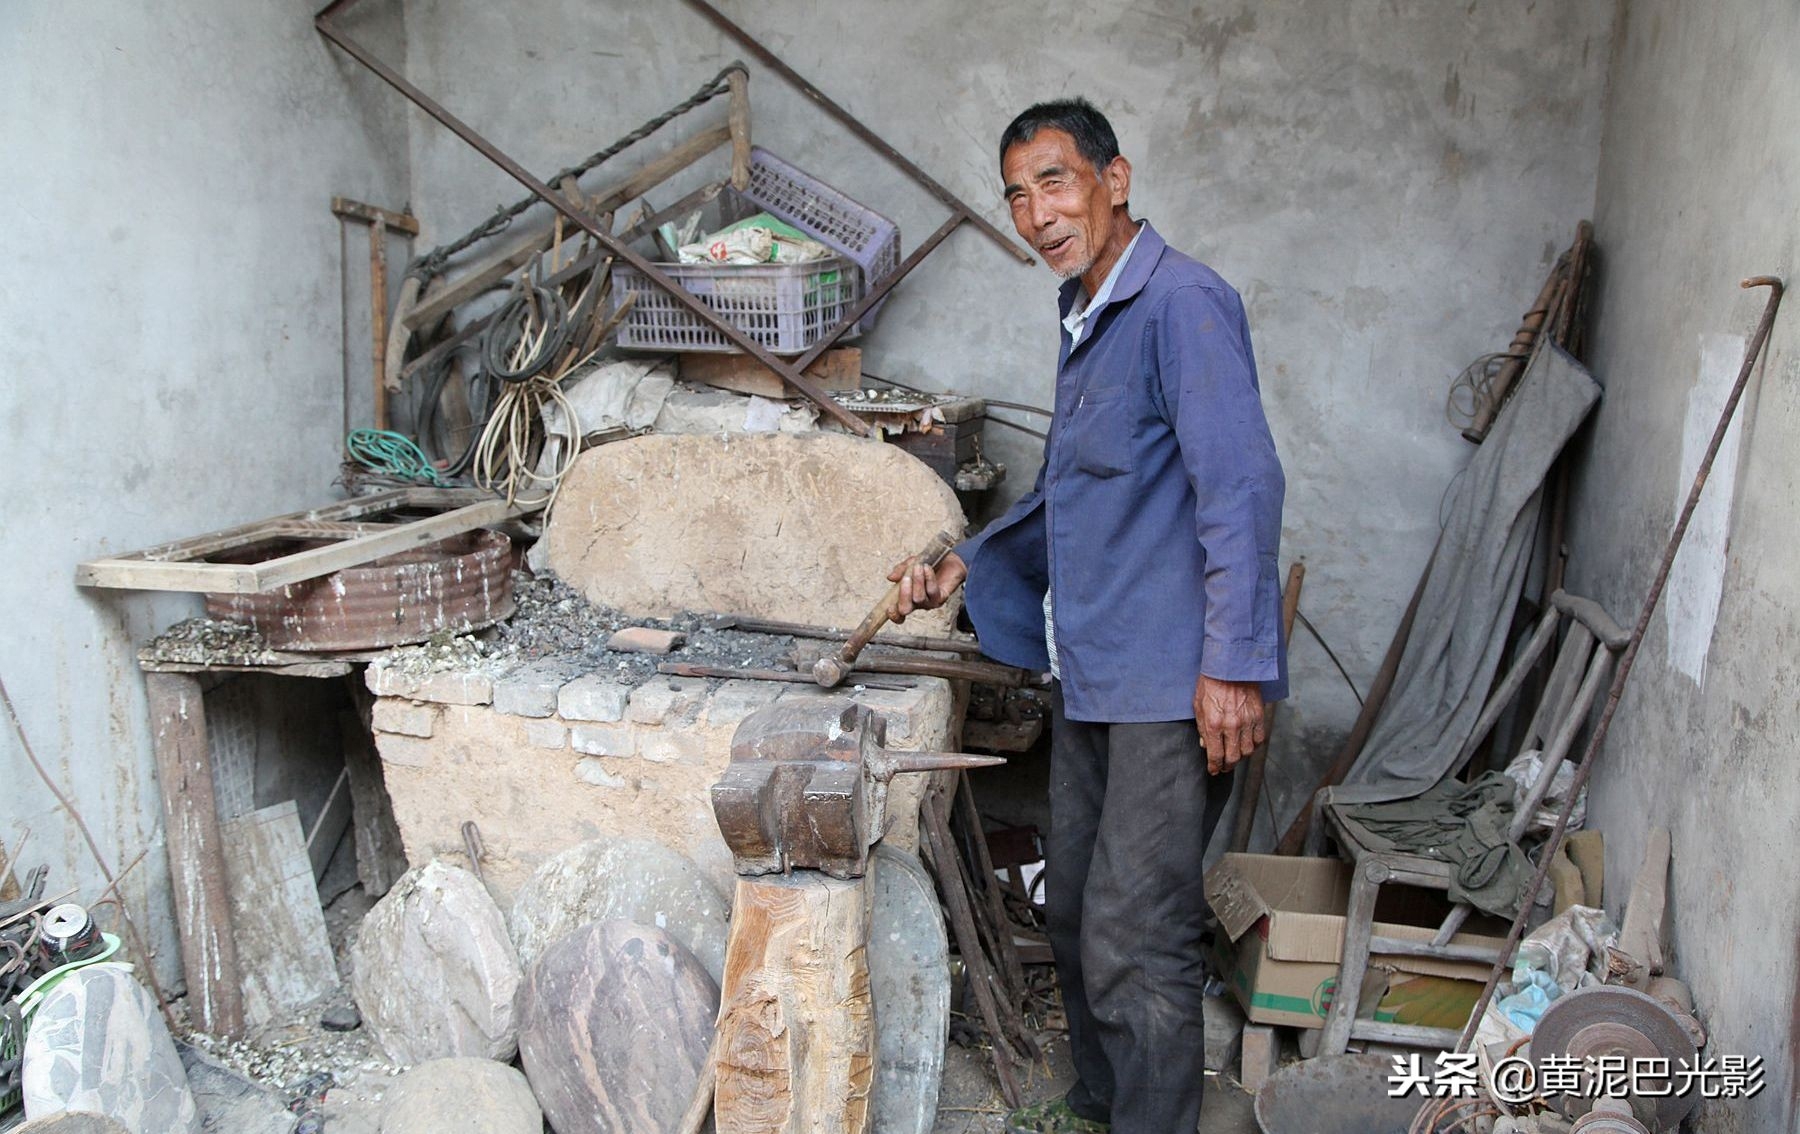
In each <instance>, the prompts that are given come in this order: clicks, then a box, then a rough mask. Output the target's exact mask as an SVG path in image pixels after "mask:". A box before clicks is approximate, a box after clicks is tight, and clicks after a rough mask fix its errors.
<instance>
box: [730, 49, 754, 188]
mask: <svg viewBox="0 0 1800 1134" xmlns="http://www.w3.org/2000/svg"><path fill="white" fill-rule="evenodd" d="M725 82H726V83H727V84H728V85H729V86H730V87H731V104H730V110H729V111H727V118H726V124H727V125H728V126H730V127H731V187H732V188H733V189H738V190H743V189H748V188H749V187H750V76H749V75H747V74H745V73H744V72H743V71H741V70H739V71H733V72H732V73H731V74H729V75H727V76H725Z"/></svg>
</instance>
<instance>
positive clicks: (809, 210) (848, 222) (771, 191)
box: [743, 146, 900, 331]
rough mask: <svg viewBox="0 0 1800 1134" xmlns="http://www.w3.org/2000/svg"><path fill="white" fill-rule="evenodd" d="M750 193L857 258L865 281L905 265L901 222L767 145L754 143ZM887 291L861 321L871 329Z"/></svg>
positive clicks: (881, 277)
mask: <svg viewBox="0 0 1800 1134" xmlns="http://www.w3.org/2000/svg"><path fill="white" fill-rule="evenodd" d="M743 195H744V196H745V197H747V198H749V199H750V200H752V201H754V202H756V205H757V207H758V208H760V209H763V210H764V211H766V212H768V213H770V214H772V215H774V216H777V217H780V218H781V219H782V220H784V221H786V222H788V223H789V224H791V225H793V226H794V227H795V228H798V229H800V230H801V231H803V232H805V233H807V234H808V235H810V236H811V237H812V238H813V239H814V240H817V241H819V242H820V243H821V244H824V245H825V246H826V247H828V248H831V249H833V250H834V251H836V252H838V253H839V254H841V255H844V256H848V257H849V258H850V259H852V260H854V261H856V265H857V267H859V268H861V269H862V275H863V281H864V283H863V286H864V287H865V288H872V287H874V286H875V285H876V284H878V283H880V282H881V281H882V280H884V279H886V278H888V277H889V276H891V275H893V274H894V272H895V271H896V270H898V269H899V267H900V226H899V225H897V224H895V223H894V222H893V221H891V220H889V219H887V218H886V217H884V216H882V215H881V214H880V213H878V212H876V211H875V210H874V209H870V208H867V207H865V206H864V205H863V204H861V203H860V202H858V201H857V200H856V199H855V198H853V197H851V196H850V195H849V194H847V193H845V192H843V191H842V190H840V189H835V188H833V187H832V186H830V185H827V184H826V183H825V182H823V181H820V180H819V179H818V178H816V177H814V176H813V175H812V174H810V173H808V172H806V171H805V170H804V169H801V168H800V167H798V166H796V165H791V164H789V163H788V162H786V161H783V160H782V159H781V158H779V157H777V156H775V155H774V154H772V153H770V152H769V151H768V150H765V149H763V148H762V147H761V146H752V147H751V148H750V184H749V185H748V186H747V187H746V188H745V190H744V194H743ZM886 302H887V298H886V297H885V296H884V297H883V298H882V300H881V303H877V304H876V305H875V306H873V307H871V308H870V309H869V310H868V311H867V312H865V313H864V314H863V317H862V320H861V322H860V323H859V324H858V326H859V327H860V328H861V329H862V330H865V331H867V330H870V329H872V328H873V327H874V326H875V313H876V312H878V311H880V310H881V307H882V304H884V303H886Z"/></svg>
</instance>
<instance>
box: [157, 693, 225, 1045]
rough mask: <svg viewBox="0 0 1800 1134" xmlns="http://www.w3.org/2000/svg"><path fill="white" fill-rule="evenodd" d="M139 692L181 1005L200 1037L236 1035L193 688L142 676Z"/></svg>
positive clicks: (208, 770)
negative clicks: (157, 797) (171, 901)
mask: <svg viewBox="0 0 1800 1134" xmlns="http://www.w3.org/2000/svg"><path fill="white" fill-rule="evenodd" d="M144 686H145V691H146V693H147V694H148V698H149V702H150V737H151V742H150V743H151V749H152V751H153V752H154V754H155V756H156V777H157V787H158V788H159V789H160V790H161V792H162V804H163V830H164V837H165V839H166V840H167V843H168V854H169V874H170V876H171V881H172V882H173V883H174V888H175V924H176V928H177V929H178V930H179V932H180V935H181V966H182V971H183V973H184V974H185V975H186V977H187V989H188V1004H189V1006H190V1008H191V1010H192V1011H193V1013H194V1022H195V1023H196V1024H197V1025H198V1026H199V1027H200V1029H201V1030H202V1031H205V1032H210V1033H212V1034H213V1035H225V1036H235V1035H240V1034H242V1032H243V1030H244V1004H243V998H242V994H241V993H240V991H239V987H238V958H237V942H236V941H235V939H234V938H233V937H232V933H231V910H230V907H229V906H228V904H227V899H226V883H225V858H224V851H223V847H222V844H221V839H220V834H219V814H218V806H217V804H216V803H215V802H214V800H213V782H212V760H211V757H210V756H209V755H208V752H207V743H206V710H205V706H204V704H203V703H202V695H201V692H200V682H199V680H198V679H197V678H194V677H192V676H189V675H186V674H174V673H151V674H146V675H145V677H144Z"/></svg>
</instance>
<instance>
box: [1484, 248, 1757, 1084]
mask: <svg viewBox="0 0 1800 1134" xmlns="http://www.w3.org/2000/svg"><path fill="white" fill-rule="evenodd" d="M1738 286H1739V287H1743V288H1753V287H1766V288H1768V289H1769V302H1768V303H1767V304H1766V305H1765V306H1764V307H1763V314H1762V318H1761V319H1760V320H1758V321H1757V324H1756V331H1755V333H1754V334H1752V335H1751V336H1750V345H1749V346H1748V347H1747V348H1745V350H1744V364H1743V366H1742V367H1740V368H1739V370H1738V376H1737V381H1736V382H1735V383H1733V385H1732V387H1731V394H1730V395H1729V396H1728V397H1726V399H1725V408H1724V409H1723V410H1721V411H1720V412H1719V422H1718V424H1717V425H1715V426H1714V427H1713V433H1712V440H1711V441H1709V442H1708V443H1707V446H1706V452H1705V454H1704V455H1703V456H1701V458H1700V467H1699V468H1698V469H1696V470H1694V481H1693V485H1692V486H1691V487H1690V488H1689V489H1688V494H1687V502H1686V503H1684V504H1683V505H1682V506H1681V514H1680V515H1679V516H1678V517H1676V520H1675V529H1674V530H1673V531H1671V532H1670V533H1669V540H1668V543H1667V544H1666V545H1665V546H1664V548H1663V555H1662V561H1661V563H1659V564H1658V565H1657V568H1656V578H1655V579H1653V580H1651V583H1650V590H1649V591H1648V592H1647V593H1646V594H1645V595H1644V605H1643V606H1642V607H1641V608H1639V610H1638V617H1637V624H1636V625H1635V626H1633V627H1632V629H1631V638H1630V640H1628V641H1627V642H1626V643H1625V650H1624V652H1623V653H1622V654H1620V655H1619V666H1618V668H1617V669H1615V670H1614V671H1613V679H1612V688H1611V689H1609V690H1608V691H1607V694H1606V707H1605V708H1603V709H1602V710H1601V711H1600V720H1599V721H1598V722H1596V723H1595V725H1594V733H1593V735H1592V736H1590V737H1589V738H1588V743H1587V750H1586V751H1584V752H1583V753H1582V754H1581V764H1580V766H1578V767H1577V768H1576V769H1575V782H1574V783H1572V784H1570V785H1569V788H1568V790H1567V794H1566V798H1565V799H1564V801H1563V806H1562V810H1561V811H1560V812H1559V813H1558V814H1557V816H1556V826H1555V827H1554V828H1552V830H1551V831H1550V835H1549V837H1548V838H1547V839H1545V840H1544V845H1543V847H1542V848H1541V849H1540V850H1539V851H1538V869H1537V874H1536V875H1535V876H1533V878H1532V879H1531V885H1530V886H1529V887H1528V888H1527V889H1526V891H1525V893H1524V895H1523V896H1522V897H1521V898H1520V899H1519V912H1518V913H1517V914H1515V915H1514V916H1513V923H1512V928H1511V929H1510V930H1508V932H1507V934H1506V944H1505V945H1502V946H1501V947H1500V956H1499V958H1498V959H1496V960H1495V961H1494V965H1493V968H1492V969H1491V970H1490V971H1489V972H1488V979H1487V985H1486V987H1484V988H1483V989H1482V990H1481V999H1480V1000H1477V1001H1476V1002H1475V1009H1474V1011H1472V1012H1470V1013H1469V1022H1468V1023H1467V1024H1465V1025H1463V1031H1462V1036H1461V1038H1459V1039H1458V1040H1457V1043H1456V1050H1457V1051H1467V1050H1468V1049H1469V1045H1470V1044H1471V1043H1473V1042H1474V1039H1475V1030H1476V1028H1478V1027H1480V1025H1481V1017H1482V1014H1483V1013H1484V1012H1486V1011H1487V1006H1488V1004H1489V1002H1490V1001H1492V1000H1493V998H1494V989H1495V988H1496V987H1497V986H1498V985H1499V983H1500V977H1501V975H1502V974H1504V973H1506V972H1507V971H1508V970H1509V968H1510V962H1511V958H1512V955H1513V951H1514V950H1515V949H1517V948H1518V946H1519V939H1520V938H1521V937H1523V936H1524V935H1525V922H1526V919H1528V918H1529V917H1530V916H1531V908H1532V905H1533V903H1534V902H1535V901H1536V899H1537V895H1538V892H1539V891H1541V890H1542V889H1543V887H1544V880H1545V879H1546V878H1548V877H1549V876H1550V864H1551V861H1552V860H1553V859H1555V857H1556V852H1557V851H1558V850H1559V849H1561V847H1562V843H1563V836H1564V835H1565V834H1566V833H1567V831H1568V827H1569V817H1570V815H1571V814H1572V813H1573V812H1574V810H1575V804H1576V803H1577V802H1578V801H1579V800H1580V799H1581V792H1582V789H1583V788H1585V787H1586V786H1587V782H1588V779H1589V777H1590V776H1591V775H1592V774H1593V771H1594V765H1595V764H1596V763H1598V762H1599V756H1600V746H1601V745H1603V744H1605V743H1606V733H1607V730H1609V729H1610V728H1611V727H1612V720H1613V715H1614V714H1615V713H1616V712H1617V711H1618V708H1619V701H1620V699H1621V698H1622V697H1623V696H1624V694H1625V682H1626V681H1627V680H1628V679H1629V678H1630V677H1631V667H1632V665H1633V664H1634V663H1635V662H1636V661H1637V656H1638V650H1639V649H1640V648H1642V647H1643V644H1644V637H1645V636H1646V635H1647V634H1648V633H1649V632H1650V617H1651V615H1653V614H1655V613H1656V607H1657V604H1658V603H1659V602H1660V601H1661V600H1662V593H1663V588H1664V587H1665V586H1666V585H1667V584H1668V582H1669V571H1670V569H1671V568H1672V567H1674V565H1675V555H1676V553H1677V552H1679V551H1680V550H1681V541H1682V539H1683V538H1684V537H1686V535H1687V529H1688V521H1690V520H1692V519H1693V517H1694V509H1695V508H1697V507H1699V505H1700V493H1701V492H1702V491H1704V490H1705V488H1706V480H1707V477H1708V476H1710V475H1711V473H1712V466H1713V459H1714V458H1716V457H1717V456H1718V455H1719V447H1720V446H1721V445H1723V444H1724V443H1725V432H1726V430H1728V429H1730V428H1731V419H1732V418H1733V417H1735V416H1737V408H1738V402H1739V401H1741V400H1742V399H1743V396H1744V389H1745V387H1747V386H1749V384H1750V375H1751V374H1753V373H1755V371H1756V362H1757V359H1758V358H1759V357H1761V355H1762V348H1763V344H1764V343H1766V342H1767V341H1768V338H1769V329H1770V328H1771V327H1773V326H1774V325H1775V312H1776V310H1777V309H1778V308H1780V306H1781V295H1782V292H1783V290H1784V288H1783V285H1782V282H1781V280H1780V279H1779V278H1778V277H1775V276H1752V277H1750V278H1749V279H1747V280H1745V281H1743V283H1741V284H1739V285H1738Z"/></svg>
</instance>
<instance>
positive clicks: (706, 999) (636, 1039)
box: [519, 921, 719, 1134]
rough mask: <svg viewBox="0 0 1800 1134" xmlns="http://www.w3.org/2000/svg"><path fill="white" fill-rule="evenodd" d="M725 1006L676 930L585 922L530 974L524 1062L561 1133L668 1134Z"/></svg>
mask: <svg viewBox="0 0 1800 1134" xmlns="http://www.w3.org/2000/svg"><path fill="white" fill-rule="evenodd" d="M718 1011H719V988H718V985H716V984H714V983H713V979H712V977H710V976H708V975H707V974H706V970H705V969H704V968H703V967H701V964H700V962H699V961H698V960H696V959H695V958H694V955H693V954H692V953H690V952H688V951H687V950H686V949H685V948H683V947H682V945H681V944H680V943H679V942H678V941H676V940H675V939H674V938H673V937H671V936H670V935H669V934H667V933H664V932H663V931H662V930H660V929H653V928H651V927H649V926H643V925H633V924H632V923H631V922H628V921H606V922H599V923H597V924H590V925H585V926H582V927H581V928H580V929H577V930H576V931H575V932H573V933H571V934H569V935H567V936H565V937H561V938H558V939H557V940H555V941H553V942H551V944H550V946H549V947H548V948H547V949H545V950H544V953H543V955H542V956H541V957H539V958H538V961H537V963H536V964H535V965H533V966H532V967H531V970H530V971H529V972H528V973H527V974H526V977H525V983H524V985H523V986H522V987H521V988H520V990H519V1055H520V1058H521V1061H522V1062H523V1063H524V1065H525V1075H526V1077H527V1078H529V1079H530V1080H531V1089H532V1091H533V1092H534V1093H535V1094H536V1095H537V1099H538V1103H539V1104H540V1105H541V1106H542V1107H543V1108H544V1115H545V1117H547V1118H548V1119H549V1120H550V1125H551V1126H552V1127H554V1128H555V1130H556V1134H669V1132H672V1131H673V1130H674V1128H675V1124H676V1122H677V1121H678V1120H679V1119H680V1118H681V1115H682V1112H683V1111H685V1110H686V1109H687V1105H688V1102H689V1101H690V1099H691V1098H692V1096H693V1093H694V1086H695V1084H696V1083H698V1082H699V1079H700V1073H701V1070H702V1068H703V1065H704V1063H705V1061H706V1049H707V1045H708V1044H709V1043H710V1042H711V1040H712V1033H713V1021H714V1020H715V1019H716V1018H717V1016H718Z"/></svg>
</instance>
